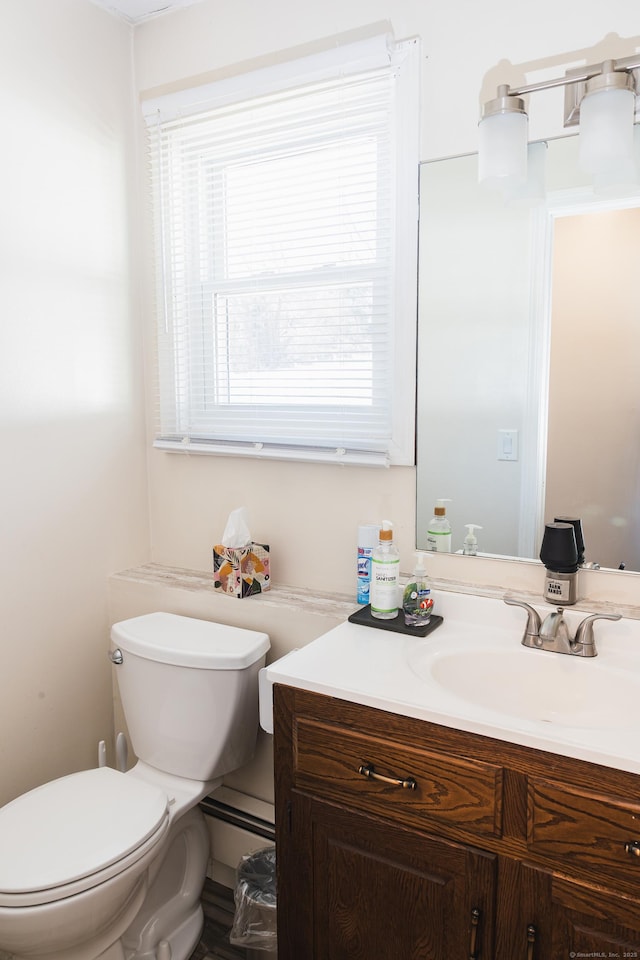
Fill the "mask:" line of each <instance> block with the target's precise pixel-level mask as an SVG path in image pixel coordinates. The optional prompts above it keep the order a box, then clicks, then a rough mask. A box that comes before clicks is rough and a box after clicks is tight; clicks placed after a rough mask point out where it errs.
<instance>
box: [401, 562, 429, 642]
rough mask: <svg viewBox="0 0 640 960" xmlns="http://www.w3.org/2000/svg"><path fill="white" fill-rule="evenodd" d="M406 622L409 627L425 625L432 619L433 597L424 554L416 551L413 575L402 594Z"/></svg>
mask: <svg viewBox="0 0 640 960" xmlns="http://www.w3.org/2000/svg"><path fill="white" fill-rule="evenodd" d="M402 609H403V611H404V622H405V624H406V625H407V626H408V627H424V626H425V625H426V624H427V623H429V621H430V620H431V614H432V612H433V597H432V596H431V586H430V584H429V580H428V578H427V570H426V567H425V565H424V554H423V553H420V552H418V553H416V565H415V567H414V570H413V576H412V578H411V580H410V581H409V583H408V584H407V585H406V587H405V588H404V594H403V596H402Z"/></svg>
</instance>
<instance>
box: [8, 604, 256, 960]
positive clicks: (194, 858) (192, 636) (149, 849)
mask: <svg viewBox="0 0 640 960" xmlns="http://www.w3.org/2000/svg"><path fill="white" fill-rule="evenodd" d="M112 640H113V643H114V644H115V645H116V646H117V650H116V651H115V652H114V655H113V656H112V659H113V660H114V662H116V663H117V666H116V668H115V669H116V675H117V679H118V685H119V687H120V693H121V698H122V705H123V710H124V714H125V717H126V719H127V725H128V728H129V733H130V737H131V742H132V747H133V750H134V752H135V753H136V755H137V757H138V762H137V763H136V765H135V766H134V767H133V768H132V769H131V770H129V771H127V773H121V772H119V771H116V770H112V769H111V768H109V767H99V768H97V769H94V770H86V771H82V772H80V773H74V774H70V775H69V776H66V777H62V778H60V779H58V780H54V781H52V782H50V783H47V784H44V785H42V786H40V787H37V788H35V789H34V790H32V791H30V792H29V793H27V794H24V795H23V796H22V797H18V798H17V799H16V800H14V801H12V802H11V803H9V804H7V805H6V806H5V807H3V808H2V809H0V950H3V951H7V952H9V953H10V954H12V955H14V956H15V957H16V958H17V960H98V958H100V960H187V958H188V957H189V956H190V954H191V952H192V950H193V948H194V946H195V944H196V943H197V941H198V938H199V936H200V932H201V929H202V923H203V917H202V908H201V905H200V894H201V891H202V886H203V884H204V880H205V877H206V869H207V863H208V857H209V836H208V831H207V829H206V826H205V824H204V819H203V816H202V814H201V813H200V811H199V810H198V808H197V804H198V802H199V801H200V800H201V799H202V798H203V797H204V796H206V795H207V794H208V793H210V792H211V790H213V789H215V787H216V786H218V785H219V784H220V783H221V782H222V777H223V776H224V774H225V773H227V772H229V771H230V770H232V769H235V768H236V767H238V766H241V765H242V764H244V763H246V762H247V761H248V760H249V759H250V758H251V756H252V754H253V750H254V747H255V740H256V735H257V730H258V682H257V675H258V671H259V669H260V668H261V667H262V666H263V665H264V661H265V655H266V651H267V649H268V648H269V639H268V637H267V636H266V634H261V633H257V632H255V631H249V630H242V629H239V628H234V627H226V626H222V625H220V624H214V623H210V622H208V621H200V620H194V619H192V618H188V617H179V616H176V615H174V614H165V613H155V614H148V615H146V616H143V617H137V618H134V619H132V620H128V621H123V622H122V623H120V624H115V625H114V627H113V628H112Z"/></svg>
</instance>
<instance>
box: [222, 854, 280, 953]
mask: <svg viewBox="0 0 640 960" xmlns="http://www.w3.org/2000/svg"><path fill="white" fill-rule="evenodd" d="M234 900H235V904H236V912H235V917H234V920H233V926H232V928H231V933H230V934H229V941H230V942H231V943H232V944H233V945H234V946H236V947H250V948H251V949H252V950H265V951H267V950H268V951H271V952H272V953H275V952H276V948H277V944H278V940H277V929H276V848H275V847H265V848H264V849H263V850H257V851H256V852H255V853H251V854H249V855H248V856H246V857H243V858H242V860H241V861H240V863H239V864H238V868H237V870H236V887H235V891H234Z"/></svg>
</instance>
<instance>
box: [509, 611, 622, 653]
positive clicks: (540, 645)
mask: <svg viewBox="0 0 640 960" xmlns="http://www.w3.org/2000/svg"><path fill="white" fill-rule="evenodd" d="M503 599H504V602H505V603H508V604H509V605H510V606H512V607H524V609H525V610H526V611H527V624H526V627H525V630H524V635H523V637H522V643H523V645H524V646H525V647H533V648H534V649H537V650H548V651H550V652H551V653H568V654H569V655H571V656H574V657H597V655H598V651H597V649H596V641H595V637H594V634H593V624H594V621H596V620H620V619H621V617H622V614H621V613H592V614H591V616H589V617H585V618H584V620H583V621H582V622H581V623H580V624H579V625H578V629H577V630H576V635H575V637H573V638H572V636H571V633H570V632H569V626H568V624H567V621H566V620H565V619H564V608H563V607H558V609H557V610H554V611H553V613H549V614H547V616H546V617H545V618H544V620H543V621H541V620H540V614H539V613H538V611H537V610H534V608H533V607H532V606H530V605H529V604H528V603H524V602H523V601H521V600H512V599H511V597H504V598H503Z"/></svg>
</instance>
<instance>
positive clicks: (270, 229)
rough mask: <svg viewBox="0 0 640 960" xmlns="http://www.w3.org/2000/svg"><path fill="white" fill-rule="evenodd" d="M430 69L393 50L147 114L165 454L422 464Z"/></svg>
mask: <svg viewBox="0 0 640 960" xmlns="http://www.w3.org/2000/svg"><path fill="white" fill-rule="evenodd" d="M417 65H418V57H417V41H406V42H405V43H403V44H399V45H395V46H393V47H390V46H389V44H388V42H387V41H386V38H385V39H384V42H381V41H380V39H378V41H377V43H376V44H373V45H365V47H364V48H363V45H362V44H356V45H354V46H353V47H351V46H350V47H346V48H339V49H338V50H337V51H334V52H332V54H331V55H330V56H329V57H327V56H324V57H312V58H308V59H306V60H303V61H297V62H296V63H295V64H289V65H287V64H284V65H280V66H279V67H278V68H277V69H276V68H274V69H273V70H266V71H260V72H259V74H249V75H247V76H245V77H243V78H238V79H236V80H235V81H231V82H229V81H224V82H221V83H219V84H212V85H210V86H207V87H204V88H201V89H197V90H194V91H189V92H186V93H184V94H176V95H172V96H169V97H166V98H162V99H160V100H158V101H155V102H153V103H147V104H145V111H144V112H145V115H146V119H147V124H148V131H149V138H148V139H149V156H150V167H151V175H152V187H153V204H154V222H155V235H156V264H157V278H158V297H157V310H158V344H157V349H158V390H157V402H158V408H157V417H156V440H155V445H156V446H159V447H162V448H164V449H169V450H183V451H184V450H188V451H193V452H208V453H219V452H223V453H227V454H234V455H251V456H256V455H261V456H270V457H286V458H290V459H312V460H324V459H326V460H340V461H342V462H354V463H389V462H395V463H412V462H413V456H414V453H413V443H414V440H413V437H414V430H413V411H414V380H415V314H416V288H417V267H416V259H417V258H416V235H417V176H418V143H417V132H416V131H417V99H418V84H417ZM256 90H259V91H260V92H259V94H256Z"/></svg>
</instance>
